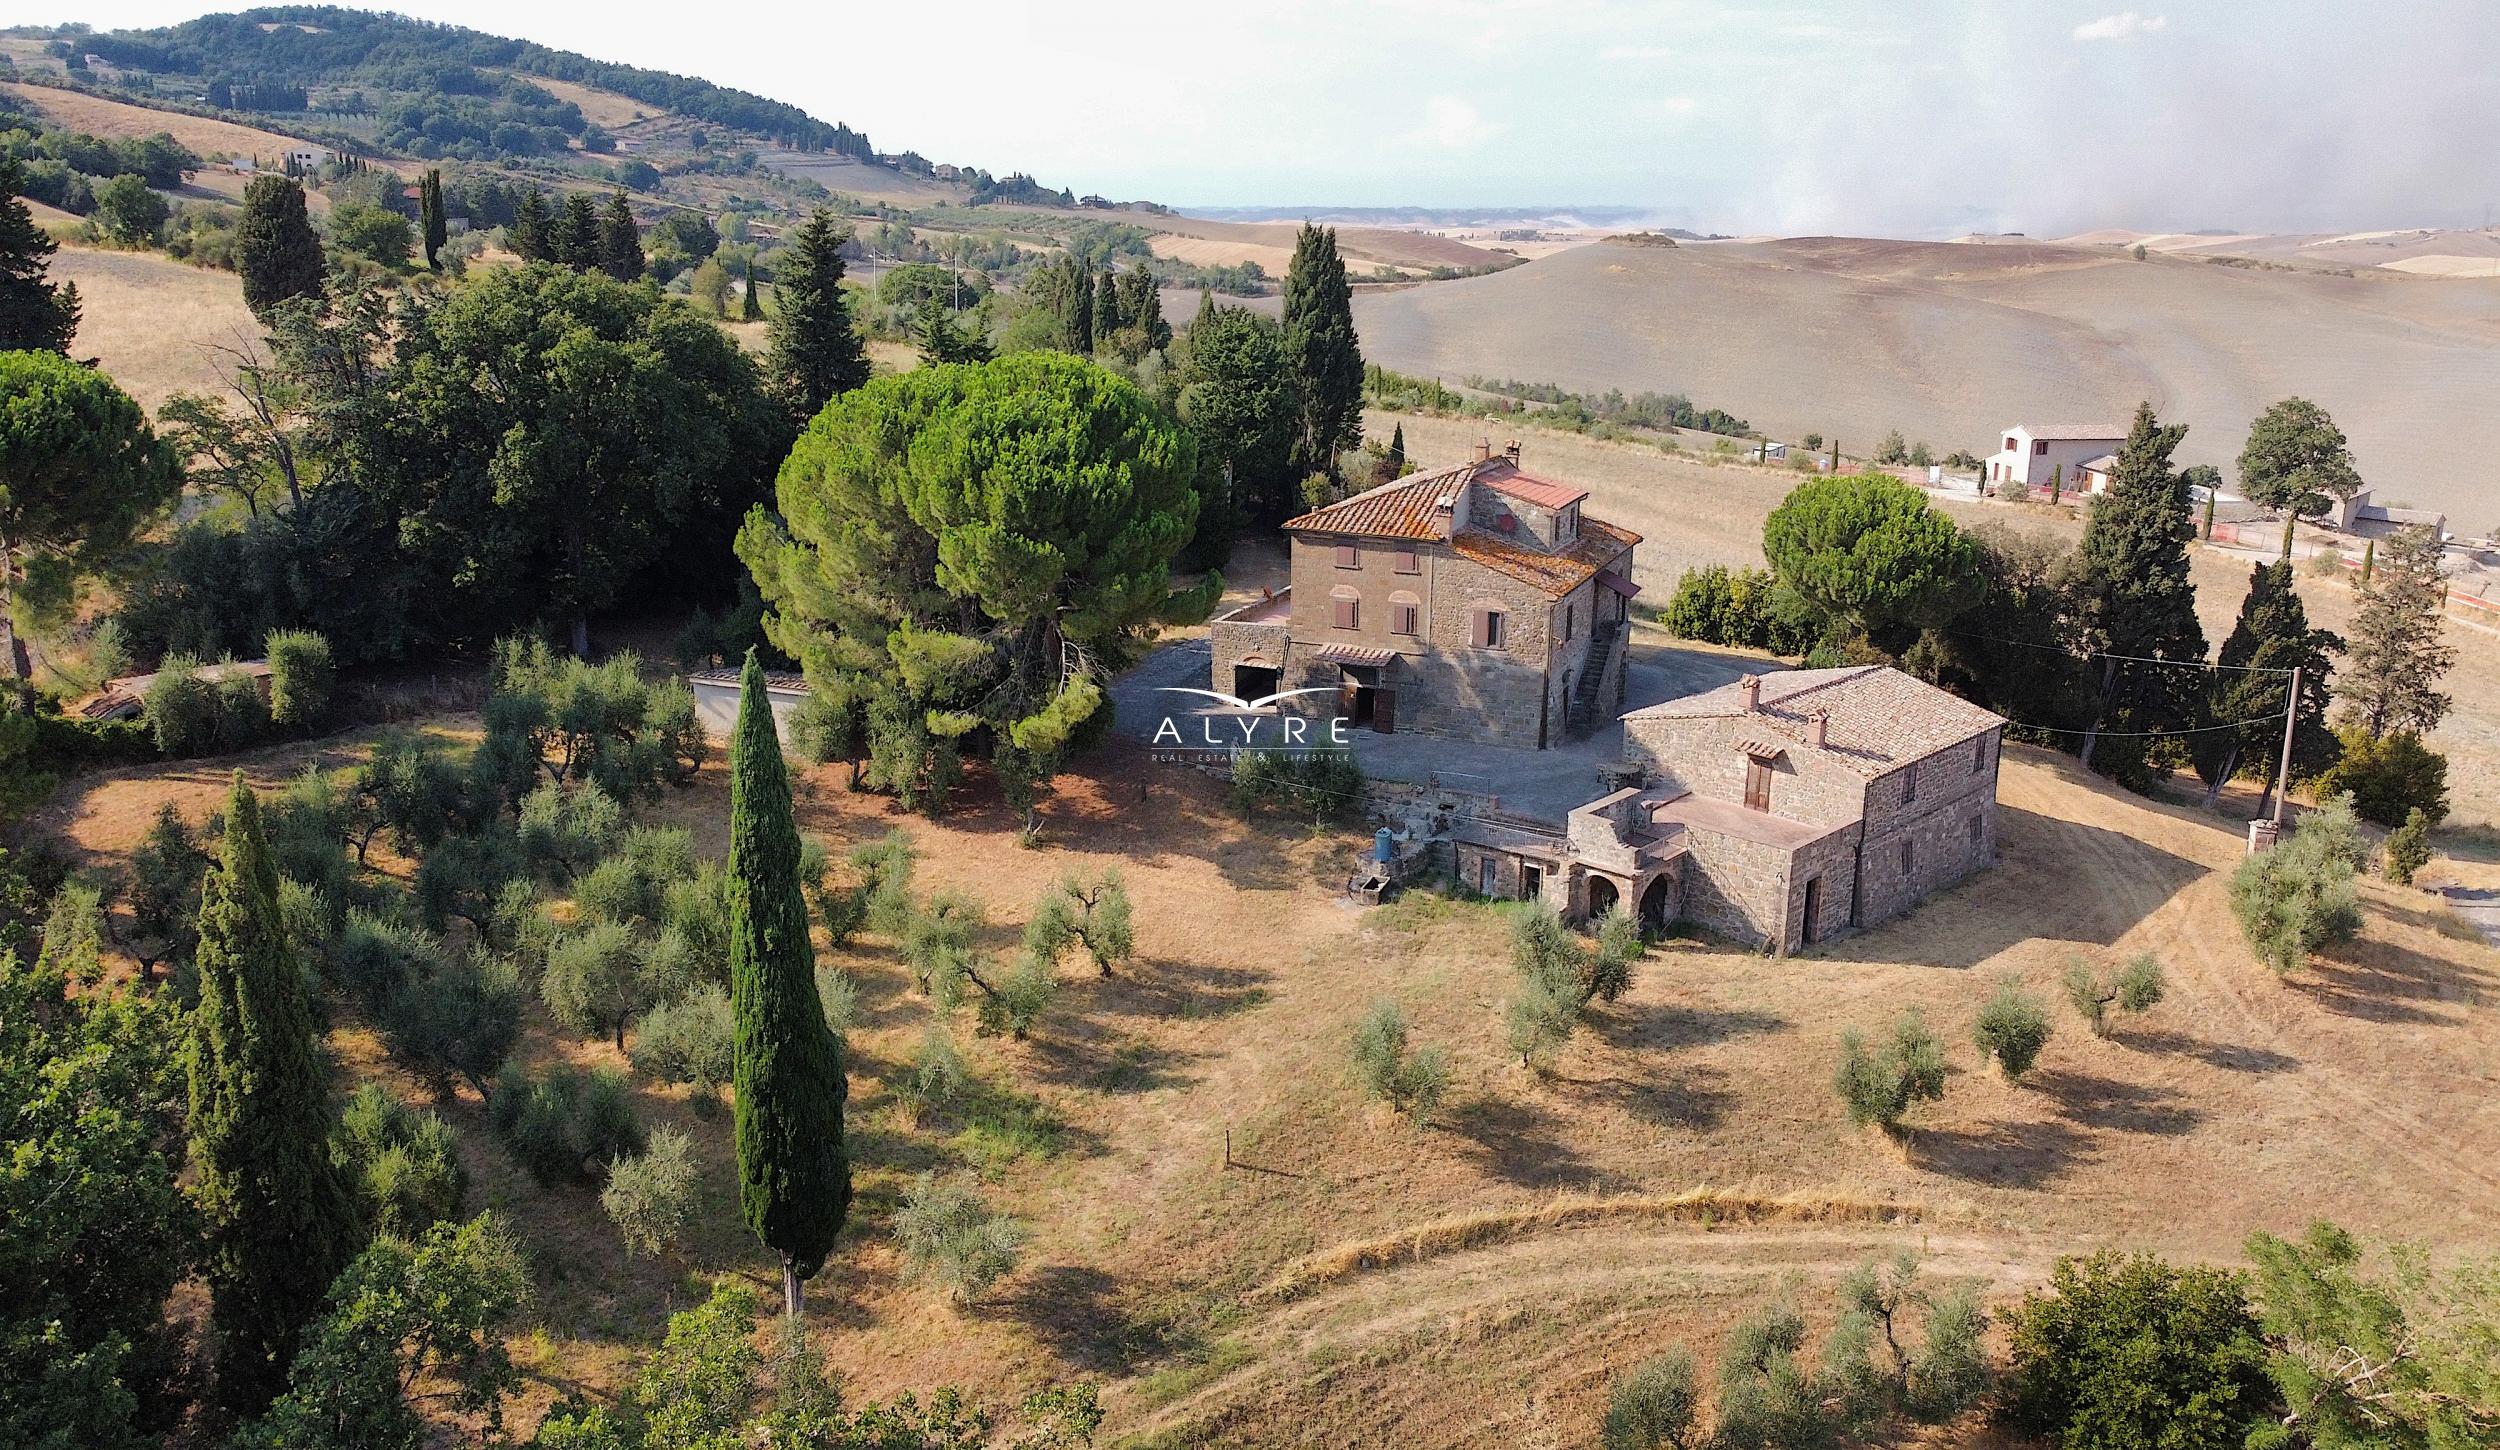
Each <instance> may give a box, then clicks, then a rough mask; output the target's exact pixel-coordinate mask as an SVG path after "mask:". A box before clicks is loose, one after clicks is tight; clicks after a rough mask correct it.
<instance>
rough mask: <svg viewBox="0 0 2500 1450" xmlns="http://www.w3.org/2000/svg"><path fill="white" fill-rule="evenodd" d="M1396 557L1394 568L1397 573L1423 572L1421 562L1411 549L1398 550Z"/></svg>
mask: <svg viewBox="0 0 2500 1450" xmlns="http://www.w3.org/2000/svg"><path fill="white" fill-rule="evenodd" d="M1396 557H1397V563H1396V567H1397V571H1398V572H1399V573H1401V574H1421V573H1422V572H1424V565H1423V561H1422V560H1421V559H1418V558H1416V557H1415V551H1414V550H1413V549H1400V550H1398V552H1397V556H1396Z"/></svg>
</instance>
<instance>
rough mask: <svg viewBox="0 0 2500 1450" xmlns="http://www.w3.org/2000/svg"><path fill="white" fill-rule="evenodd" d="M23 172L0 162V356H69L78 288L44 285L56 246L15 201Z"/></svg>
mask: <svg viewBox="0 0 2500 1450" xmlns="http://www.w3.org/2000/svg"><path fill="white" fill-rule="evenodd" d="M25 187H26V173H25V172H24V171H23V170H22V169H21V168H20V167H19V166H18V164H17V162H16V161H15V160H14V159H11V160H6V161H0V352H57V353H67V352H68V351H69V340H70V338H72V337H73V336H75V335H76V334H77V332H78V288H77V286H76V285H75V284H71V285H66V286H55V285H53V283H52V282H51V281H50V280H49V276H50V273H51V269H52V254H53V253H54V252H55V251H57V250H59V247H60V244H59V243H57V242H55V241H53V240H52V237H51V234H50V233H48V232H46V231H45V230H44V229H43V228H41V227H39V226H36V225H35V216H34V213H32V212H30V211H28V210H27V209H26V203H24V202H22V201H19V200H18V199H17V198H18V193H19V192H21V191H23V190H25Z"/></svg>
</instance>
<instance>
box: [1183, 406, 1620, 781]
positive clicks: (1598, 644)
mask: <svg viewBox="0 0 2500 1450" xmlns="http://www.w3.org/2000/svg"><path fill="white" fill-rule="evenodd" d="M1587 497H1588V490H1587V489H1584V488H1579V487H1577V486H1574V485H1571V484H1567V483H1560V482H1556V481H1554V480H1551V479H1546V478H1539V477H1537V476H1536V475H1534V474H1531V473H1529V472H1527V471H1526V470H1524V469H1523V468H1522V467H1521V466H1520V463H1519V445H1518V444H1517V443H1515V442H1514V443H1512V444H1510V445H1509V447H1508V448H1507V449H1506V450H1504V451H1502V452H1500V453H1496V452H1494V451H1493V449H1492V447H1491V445H1490V442H1489V441H1487V442H1480V443H1479V444H1478V445H1477V447H1476V451H1475V457H1474V458H1473V459H1471V460H1469V461H1468V462H1465V463H1461V464H1457V465H1455V466H1453V467H1449V468H1444V469H1439V470H1436V471H1434V472H1430V473H1418V474H1414V475H1411V476H1409V477H1406V478H1402V479H1399V480H1397V481H1396V482H1394V483H1387V484H1382V485H1381V486H1380V487H1378V488H1374V489H1371V490H1369V491H1367V492H1364V493H1360V494H1356V495H1355V496H1354V497H1352V498H1349V499H1345V500H1343V501H1341V502H1338V503H1333V504H1329V505H1328V506H1326V507H1325V508H1319V509H1314V510H1313V511H1311V512H1310V513H1307V514H1304V515H1302V516H1301V517H1300V518H1296V519H1291V520H1288V521H1287V522H1286V524H1285V526H1284V528H1285V532H1286V534H1287V536H1288V538H1289V540H1290V543H1291V550H1292V574H1291V582H1290V583H1289V584H1288V585H1287V586H1286V588H1285V590H1284V591H1283V592H1282V593H1279V594H1276V595H1273V596H1271V597H1269V598H1266V599H1263V600H1259V601H1256V602H1254V603H1252V604H1250V605H1247V606H1245V607H1243V608H1241V609H1237V610H1235V611H1233V612H1232V613H1229V614H1226V615H1223V616H1221V617H1219V618H1217V619H1216V620H1215V621H1214V622H1213V624H1212V625H1211V626H1210V628H1209V631H1208V633H1209V636H1210V643H1211V645H1212V648H1213V652H1214V675H1215V679H1214V686H1215V688H1216V689H1217V690H1220V691H1226V692H1229V693H1231V694H1233V695H1236V696H1239V697H1240V698H1242V699H1244V700H1259V699H1263V698H1265V697H1267V696H1270V695H1273V694H1276V693H1278V692H1279V691H1286V690H1304V689H1330V690H1334V691H1335V692H1336V699H1335V702H1334V704H1335V712H1336V714H1337V715H1339V716H1340V717H1342V718H1344V719H1345V720H1346V721H1348V722H1349V725H1350V726H1351V727H1352V728H1357V729H1370V730H1374V731H1379V732H1383V733H1387V732H1391V731H1401V730H1405V731H1420V732H1423V733H1426V734H1433V735H1446V736H1455V737H1459V738H1463V739H1468V740H1478V741H1485V742H1490V743H1494V744H1502V745H1516V746H1527V747H1534V748H1536V749H1540V750H1542V749H1544V748H1546V747H1547V746H1548V745H1550V744H1554V743H1557V742H1559V741H1560V740H1562V739H1564V738H1566V737H1576V736H1579V735H1585V734H1587V733H1588V732H1589V731H1590V730H1592V729H1594V728H1595V727H1596V726H1598V725H1600V724H1602V723H1604V722H1605V721H1607V720H1609V719H1611V718H1613V716H1614V715H1615V713H1616V712H1617V711H1619V710H1620V709H1621V708H1622V704H1623V689H1624V676H1623V670H1624V654H1625V649H1624V645H1623V633H1624V614H1625V606H1626V604H1627V603H1628V602H1629V601H1630V599H1631V598H1632V596H1633V595H1634V594H1636V593H1637V592H1639V590H1638V586H1636V585H1634V584H1633V583H1632V580H1631V572H1632V550H1633V548H1634V546H1635V545H1637V544H1639V543H1640V535H1638V534H1635V533H1633V532H1631V531H1630V530H1628V529H1623V528H1618V527H1616V526H1615V525H1613V524H1610V523H1606V522H1604V521H1603V520H1600V519H1593V518H1588V517H1586V516H1584V515H1583V514H1582V513H1581V511H1580V504H1581V501H1582V500H1583V499H1585V498H1587Z"/></svg>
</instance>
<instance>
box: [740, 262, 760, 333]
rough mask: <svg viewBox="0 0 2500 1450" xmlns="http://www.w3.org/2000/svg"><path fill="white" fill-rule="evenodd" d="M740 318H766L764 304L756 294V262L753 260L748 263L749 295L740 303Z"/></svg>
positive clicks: (754, 320) (747, 320)
mask: <svg viewBox="0 0 2500 1450" xmlns="http://www.w3.org/2000/svg"><path fill="white" fill-rule="evenodd" d="M738 320H739V321H741V322H761V321H763V320H764V304H763V303H762V302H760V301H758V300H757V299H756V296H755V264H754V263H752V262H750V263H748V264H747V295H746V298H745V300H743V301H741V302H740V303H739V304H738Z"/></svg>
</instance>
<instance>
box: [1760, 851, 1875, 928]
mask: <svg viewBox="0 0 2500 1450" xmlns="http://www.w3.org/2000/svg"><path fill="white" fill-rule="evenodd" d="M1857 861H1858V833H1857V832H1856V831H1854V830H1847V831H1840V832H1836V833H1834V834H1832V835H1829V836H1826V837H1824V838H1823V839H1822V840H1820V841H1815V842H1812V843H1810V844H1808V845H1805V846H1802V847H1800V848H1798V850H1797V853H1796V855H1795V856H1794V857H1792V858H1791V859H1790V861H1789V866H1788V880H1789V889H1788V910H1787V913H1786V920H1785V921H1784V923H1783V926H1784V927H1785V931H1784V932H1783V934H1782V935H1781V938H1780V940H1779V941H1777V942H1776V943H1774V944H1773V949H1774V950H1776V951H1782V952H1793V951H1801V950H1803V949H1804V948H1805V947H1806V946H1807V945H1808V944H1810V943H1813V942H1824V941H1829V940H1831V939H1832V938H1833V937H1836V936H1839V935H1841V934H1842V933H1843V932H1846V931H1847V930H1848V929H1849V913H1850V911H1851V909H1852V908H1853V906H1854V904H1855V896H1856V892H1857V888H1858V881H1857ZM1817 880H1820V881H1821V882H1822V884H1823V885H1822V891H1821V894H1820V899H1819V900H1817V901H1816V902H1815V905H1814V917H1815V919H1814V923H1813V929H1812V930H1811V931H1809V930H1807V922H1806V895H1807V888H1808V886H1809V885H1810V884H1811V883H1813V882H1815V881H1817Z"/></svg>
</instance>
